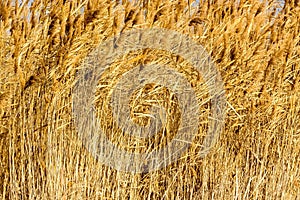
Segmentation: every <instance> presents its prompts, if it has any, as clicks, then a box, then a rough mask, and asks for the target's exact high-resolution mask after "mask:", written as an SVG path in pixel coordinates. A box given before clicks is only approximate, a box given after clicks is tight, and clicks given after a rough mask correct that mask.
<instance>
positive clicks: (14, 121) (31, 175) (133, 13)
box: [0, 0, 300, 199]
mask: <svg viewBox="0 0 300 200" xmlns="http://www.w3.org/2000/svg"><path fill="white" fill-rule="evenodd" d="M29 4H30V3H29V1H23V2H22V3H14V1H1V2H0V155H1V157H0V160H1V162H0V183H1V184H0V186H1V187H0V197H2V199H129V198H130V199H199V198H200V199H212V198H214V199H233V198H234V199H266V198H269V199H297V198H298V197H299V196H300V172H299V167H300V123H299V121H300V101H299V98H300V85H299V83H300V78H299V77H300V74H299V70H300V65H299V63H300V56H299V55H300V37H299V35H300V5H299V3H298V1H296V0H295V1H294V0H291V1H286V2H285V5H284V6H283V8H282V10H281V11H279V12H276V11H275V10H276V8H278V7H280V6H281V5H280V4H279V3H278V2H276V1H268V3H267V1H260V0H248V1H245V0H237V1H223V0H217V1H202V0H200V1H199V2H198V1H183V0H182V1H181V0H174V1H165V0H164V1H163V0H154V1H121V2H120V1H111V0H109V1H108V0H101V1H98V0H90V1H79V0H78V1H77V0H72V1H62V0H54V1H48V0H43V1H41V0H35V1H34V2H33V3H32V4H30V5H29ZM145 27H163V28H168V29H172V30H176V31H178V32H181V33H184V34H188V35H190V36H191V37H192V38H194V40H195V41H197V42H198V43H199V44H201V45H203V46H204V47H205V48H206V49H207V50H208V51H209V52H210V53H211V55H212V58H213V60H214V62H215V64H216V66H217V68H218V70H219V71H220V73H221V75H222V78H223V80H224V84H225V89H226V98H227V104H228V110H227V118H226V122H225V130H224V131H223V133H222V134H221V137H220V140H219V141H218V143H217V144H216V145H215V146H214V148H213V149H212V150H211V151H210V153H209V154H208V155H207V156H206V157H205V158H200V157H199V156H197V150H198V149H199V144H200V143H199V142H197V141H195V142H194V144H193V145H192V147H191V149H190V150H189V152H188V153H187V154H186V155H185V156H184V157H182V158H181V159H180V160H178V161H177V162H175V163H173V164H172V165H170V166H169V167H167V168H164V169H162V170H159V171H155V172H150V173H144V174H130V173H124V172H118V171H116V170H114V169H112V168H109V167H107V166H105V165H102V164H101V162H98V161H97V160H95V159H94V158H93V157H92V156H91V155H90V154H89V152H87V150H86V149H85V148H84V147H83V145H82V143H81V141H80V140H79V139H78V137H77V132H76V126H75V124H74V121H73V116H72V88H73V86H74V82H75V81H76V74H77V72H78V70H80V69H81V68H82V66H83V65H82V63H83V60H84V58H85V57H86V55H87V54H88V53H89V52H90V51H92V50H93V49H94V48H95V47H97V45H99V43H101V42H102V41H104V40H105V39H107V38H108V37H111V36H113V35H116V34H119V33H120V32H123V31H126V30H130V29H132V28H145ZM154 53H157V54H161V55H163V59H162V62H164V63H168V60H169V64H170V63H171V64H170V65H172V66H173V67H174V66H178V65H179V64H180V62H182V61H181V60H180V58H174V57H172V56H173V55H169V54H168V53H167V52H155V51H154V52H153V51H152V52H151V51H150V52H149V51H141V52H136V54H135V55H134V56H136V59H135V60H132V58H131V57H130V56H133V55H127V57H126V56H124V58H119V61H120V62H119V63H118V62H116V63H115V64H114V65H112V66H115V67H116V68H117V67H118V66H121V64H122V62H123V63H124V62H125V63H127V64H128V67H133V66H134V65H136V64H138V63H143V62H146V61H145V60H147V59H149V56H150V58H151V59H152V57H151V56H153V54H154ZM159 57H162V56H159ZM154 58H155V56H154ZM164 59H165V60H164ZM170 60H172V61H174V62H173V63H172V62H170ZM182 66H183V68H184V69H187V68H188V64H187V63H185V64H183V65H182ZM185 71H186V70H185ZM111 75H112V76H113V75H114V74H111ZM193 84H195V87H197V86H199V90H200V86H201V85H203V82H201V79H199V80H197V81H195V82H194V83H193ZM151 87H152V86H151ZM201 87H202V86H201ZM156 94H157V95H158V96H160V97H159V98H161V97H163V98H165V99H168V101H170V98H169V97H168V95H171V94H168V91H164V90H158V93H156ZM163 94H165V95H163ZM201 94H202V93H201ZM154 96H155V95H154ZM158 96H156V97H155V98H158ZM198 97H199V99H202V98H203V99H207V98H205V92H204V93H203V96H201V95H200V94H199V96H198ZM100 100H101V99H100ZM168 101H167V103H168ZM203 101H205V100H203ZM133 105H135V104H133ZM144 106H145V105H144ZM146 106H147V105H146ZM165 106H168V105H165ZM137 109H138V108H137ZM201 112H202V113H203V116H204V120H203V124H202V125H201V126H200V128H201V131H199V141H201V137H202V136H201V134H200V133H204V132H205V131H206V130H207V127H206V122H207V121H206V120H205V116H207V115H208V113H209V105H207V106H206V107H204V108H203V109H202V110H201ZM175 113H176V112H175ZM116 139H117V140H119V141H122V138H121V137H119V138H116ZM124 140H126V138H124ZM130 141H131V140H130V139H129V142H130ZM155 141H156V142H158V141H157V140H155ZM127 142H128V138H127ZM158 143H159V142H158ZM140 145H141V146H143V145H145V144H144V143H141V144H140Z"/></svg>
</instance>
